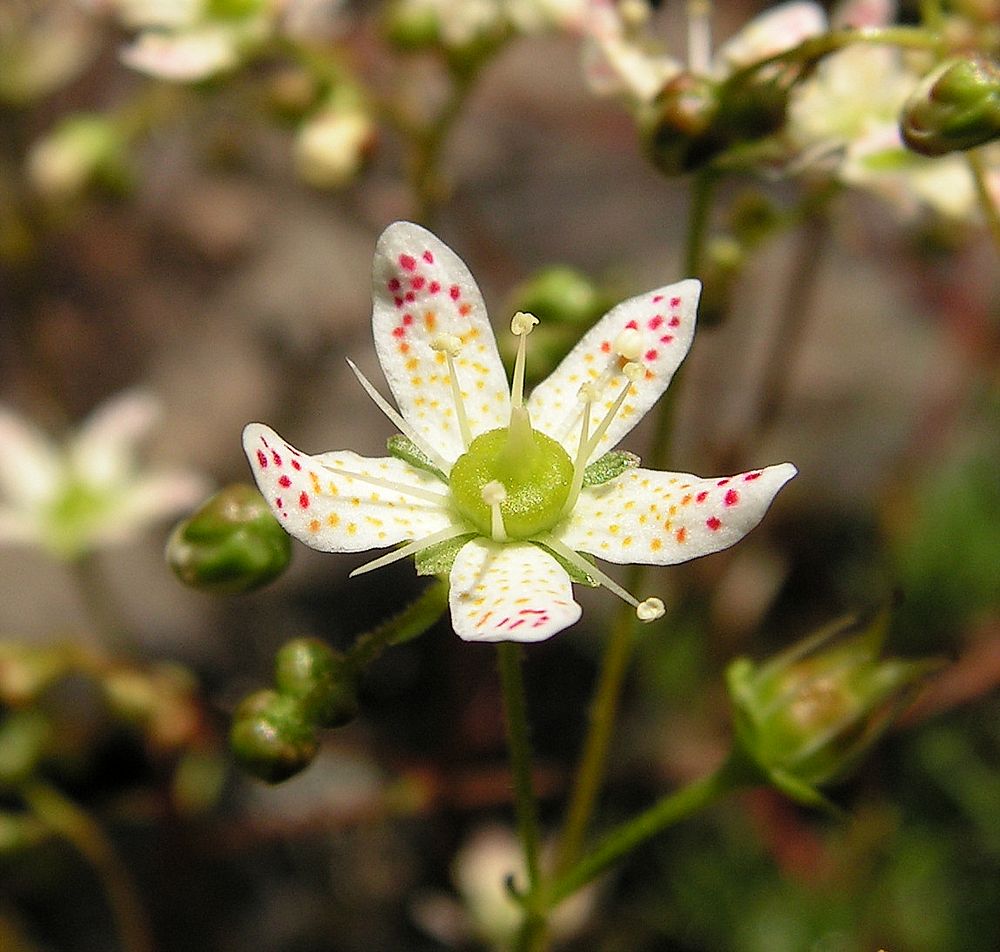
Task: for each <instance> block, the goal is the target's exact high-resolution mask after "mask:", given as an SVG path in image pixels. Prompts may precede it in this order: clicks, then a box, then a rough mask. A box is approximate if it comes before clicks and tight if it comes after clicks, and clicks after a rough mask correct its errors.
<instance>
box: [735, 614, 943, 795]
mask: <svg viewBox="0 0 1000 952" xmlns="http://www.w3.org/2000/svg"><path fill="white" fill-rule="evenodd" d="M887 626H888V612H881V613H880V614H878V615H877V616H875V617H874V618H872V619H867V620H866V621H863V622H858V621H856V620H853V619H851V620H848V621H840V622H836V623H834V624H833V625H831V626H829V627H828V628H826V629H824V630H822V631H820V632H818V633H817V634H815V635H813V636H812V637H810V638H807V639H805V640H804V641H802V642H800V643H799V644H798V645H795V646H793V647H792V648H790V649H789V650H787V651H785V652H783V653H782V654H780V655H778V656H777V657H776V658H773V659H772V660H770V661H768V662H765V663H764V664H762V665H759V666H757V665H754V664H753V662H751V661H750V660H749V659H747V658H740V659H738V660H736V661H734V662H733V663H732V664H731V665H730V666H729V670H728V671H727V672H726V678H727V682H728V689H729V696H730V700H731V702H732V705H733V711H734V727H735V732H736V744H737V747H738V748H739V749H740V750H741V751H742V753H743V754H745V755H746V756H748V757H749V759H750V760H751V761H753V762H754V763H755V764H756V765H757V767H758V768H759V769H760V770H761V771H762V772H763V773H764V775H765V776H766V777H767V779H768V780H769V782H771V783H773V784H774V785H775V786H776V787H778V788H779V789H781V790H783V791H784V792H785V793H787V794H788V795H789V796H791V797H793V798H794V799H796V800H798V801H800V802H803V803H811V804H818V803H822V802H824V801H823V798H822V796H821V795H820V794H819V793H818V791H817V790H816V788H817V787H819V786H821V785H823V784H825V783H829V782H830V781H832V780H835V779H837V778H839V777H841V776H842V775H844V774H845V773H846V772H847V771H849V770H850V769H851V768H852V767H853V766H854V765H855V764H856V763H857V762H858V761H859V760H860V759H861V757H862V756H863V755H864V754H865V753H866V752H867V751H868V750H869V748H870V747H871V746H872V745H873V744H874V743H875V741H876V740H877V739H878V738H879V737H880V736H881V735H882V733H883V732H884V731H885V730H886V728H887V727H888V726H889V725H890V724H891V722H892V720H893V718H894V717H895V716H896V714H898V713H899V711H900V710H901V709H902V708H903V707H904V706H905V705H906V704H907V703H908V702H909V701H910V700H911V699H912V697H913V695H914V694H915V691H916V689H917V688H918V687H919V686H920V684H921V683H922V681H923V680H924V678H925V677H926V676H927V674H929V673H930V672H931V671H933V670H935V669H936V668H937V667H938V663H937V662H935V661H929V660H920V661H906V660H900V659H890V660H880V659H879V654H880V652H881V649H882V645H883V642H884V640H885V635H886V630H887Z"/></svg>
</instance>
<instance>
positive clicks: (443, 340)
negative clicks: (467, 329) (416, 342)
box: [431, 334, 462, 357]
mask: <svg viewBox="0 0 1000 952" xmlns="http://www.w3.org/2000/svg"><path fill="white" fill-rule="evenodd" d="M461 349H462V338H461V337H456V336H455V335H454V334H435V335H434V337H433V338H432V339H431V350H437V351H441V352H443V353H445V354H448V355H449V356H451V357H454V356H455V355H456V354H457V353H458V352H459V351H460V350H461Z"/></svg>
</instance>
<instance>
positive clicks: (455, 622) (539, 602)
mask: <svg viewBox="0 0 1000 952" xmlns="http://www.w3.org/2000/svg"><path fill="white" fill-rule="evenodd" d="M449 601H450V603H451V622H452V626H453V627H454V629H455V631H456V632H457V633H458V635H459V637H461V638H464V639H465V640H466V641H544V640H545V639H546V638H550V637H552V635H554V634H555V633H556V632H558V631H562V630H563V628H567V627H568V626H569V625H572V624H573V623H574V622H575V621H576V620H577V619H578V618H579V617H580V612H581V608H580V606H579V605H578V604H577V603H576V602H575V601H573V591H572V585H571V583H570V579H569V576H568V575H567V574H566V570H565V569H564V568H563V567H562V566H561V565H560V564H559V563H558V562H557V561H556V560H555V559H554V558H552V556H551V555H549V554H548V553H547V552H543V551H542V550H541V549H540V548H538V547H537V546H534V545H531V544H529V543H510V544H506V545H499V544H497V543H495V542H489V541H487V540H486V539H474V540H473V541H472V542H469V543H468V544H467V545H466V546H464V547H463V548H462V550H461V551H460V552H459V553H458V557H457V558H456V559H455V564H454V565H453V566H452V570H451V593H450V595H449Z"/></svg>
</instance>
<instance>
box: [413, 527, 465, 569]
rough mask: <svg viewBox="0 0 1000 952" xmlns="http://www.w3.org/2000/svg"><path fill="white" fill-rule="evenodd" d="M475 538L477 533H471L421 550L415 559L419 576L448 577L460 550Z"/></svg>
mask: <svg viewBox="0 0 1000 952" xmlns="http://www.w3.org/2000/svg"><path fill="white" fill-rule="evenodd" d="M474 537H475V533H474V532H470V533H469V534H468V535H461V536H456V537H455V538H454V539H445V540H444V542H437V543H435V544H434V545H429V546H427V548H426V549H421V550H420V551H419V552H418V553H417V554H416V556H414V559H413V561H414V563H415V564H416V566H417V575H447V574H448V573H449V572H450V571H451V567H452V565H454V563H455V558H456V557H457V556H458V553H459V550H460V549H461V548H462V547H463V546H464V545H465V543H466V542H468V541H469V540H470V539H472V538H474Z"/></svg>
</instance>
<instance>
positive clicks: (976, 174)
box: [965, 149, 1000, 252]
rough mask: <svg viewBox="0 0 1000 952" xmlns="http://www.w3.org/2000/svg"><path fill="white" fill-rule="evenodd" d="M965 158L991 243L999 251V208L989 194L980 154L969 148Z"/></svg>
mask: <svg viewBox="0 0 1000 952" xmlns="http://www.w3.org/2000/svg"><path fill="white" fill-rule="evenodd" d="M965 158H966V161H967V162H968V163H969V169H970V171H971V172H972V180H973V182H975V185H976V195H977V196H978V197H979V204H980V206H981V208H982V210H983V218H985V219H986V226H987V227H988V228H989V230H990V234H991V235H992V236H993V244H995V245H996V247H997V251H998V252H1000V209H998V208H997V205H996V202H994V201H993V196H992V195H991V194H990V190H989V186H988V185H987V182H986V168H985V166H984V165H983V159H982V155H981V154H980V152H979V151H978V150H976V149H971V150H969V151H968V152H966V153H965Z"/></svg>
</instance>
